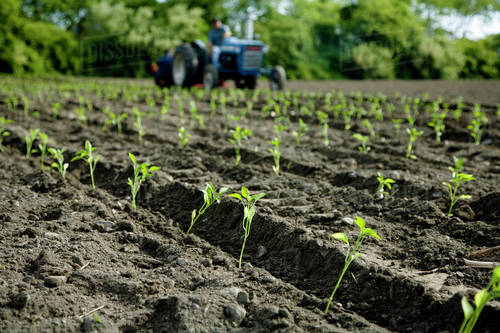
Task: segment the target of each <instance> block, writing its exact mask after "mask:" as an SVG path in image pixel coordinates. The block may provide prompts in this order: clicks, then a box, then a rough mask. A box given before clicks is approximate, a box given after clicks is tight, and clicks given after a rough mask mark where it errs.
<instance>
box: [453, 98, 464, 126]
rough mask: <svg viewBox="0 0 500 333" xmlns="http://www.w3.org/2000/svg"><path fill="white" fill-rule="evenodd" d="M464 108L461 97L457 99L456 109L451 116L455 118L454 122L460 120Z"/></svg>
mask: <svg viewBox="0 0 500 333" xmlns="http://www.w3.org/2000/svg"><path fill="white" fill-rule="evenodd" d="M464 106H465V105H464V103H463V97H462V96H460V97H458V99H457V107H456V109H455V110H454V111H453V116H454V117H455V120H456V121H458V120H459V119H460V117H461V116H462V110H463V108H464Z"/></svg>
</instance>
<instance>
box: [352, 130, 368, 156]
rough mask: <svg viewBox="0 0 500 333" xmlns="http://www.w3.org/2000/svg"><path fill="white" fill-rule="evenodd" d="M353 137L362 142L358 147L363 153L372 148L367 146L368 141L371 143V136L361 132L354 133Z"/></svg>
mask: <svg viewBox="0 0 500 333" xmlns="http://www.w3.org/2000/svg"><path fill="white" fill-rule="evenodd" d="M352 137H353V138H355V139H356V140H358V141H359V142H360V144H361V146H359V147H358V150H359V151H360V152H362V153H368V152H369V151H370V150H371V147H369V146H367V144H368V143H370V137H369V136H366V135H363V134H360V133H354V134H353V135H352Z"/></svg>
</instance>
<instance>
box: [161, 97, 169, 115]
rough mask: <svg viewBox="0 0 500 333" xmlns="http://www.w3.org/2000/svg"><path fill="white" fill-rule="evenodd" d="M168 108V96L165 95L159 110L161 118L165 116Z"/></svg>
mask: <svg viewBox="0 0 500 333" xmlns="http://www.w3.org/2000/svg"><path fill="white" fill-rule="evenodd" d="M169 110H170V97H169V96H168V95H166V96H165V99H164V100H163V105H162V106H161V110H160V114H161V115H162V117H163V118H165V117H166V116H167V114H168V111H169Z"/></svg>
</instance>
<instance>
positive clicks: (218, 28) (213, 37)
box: [208, 17, 231, 66]
mask: <svg viewBox="0 0 500 333" xmlns="http://www.w3.org/2000/svg"><path fill="white" fill-rule="evenodd" d="M230 36H231V30H230V29H229V27H228V26H227V25H225V24H222V22H221V20H220V19H219V18H217V17H216V18H214V19H213V20H212V29H210V32H209V33H208V52H209V55H210V59H211V60H212V64H213V65H216V66H217V65H218V64H219V55H220V45H221V44H222V42H223V41H224V38H227V37H230Z"/></svg>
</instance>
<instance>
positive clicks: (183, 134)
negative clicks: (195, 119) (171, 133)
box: [179, 127, 191, 148]
mask: <svg viewBox="0 0 500 333" xmlns="http://www.w3.org/2000/svg"><path fill="white" fill-rule="evenodd" d="M190 138H191V134H189V133H188V132H187V130H186V129H185V128H184V127H180V128H179V147H181V148H184V146H185V145H186V144H187V143H188V142H189V139H190Z"/></svg>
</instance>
